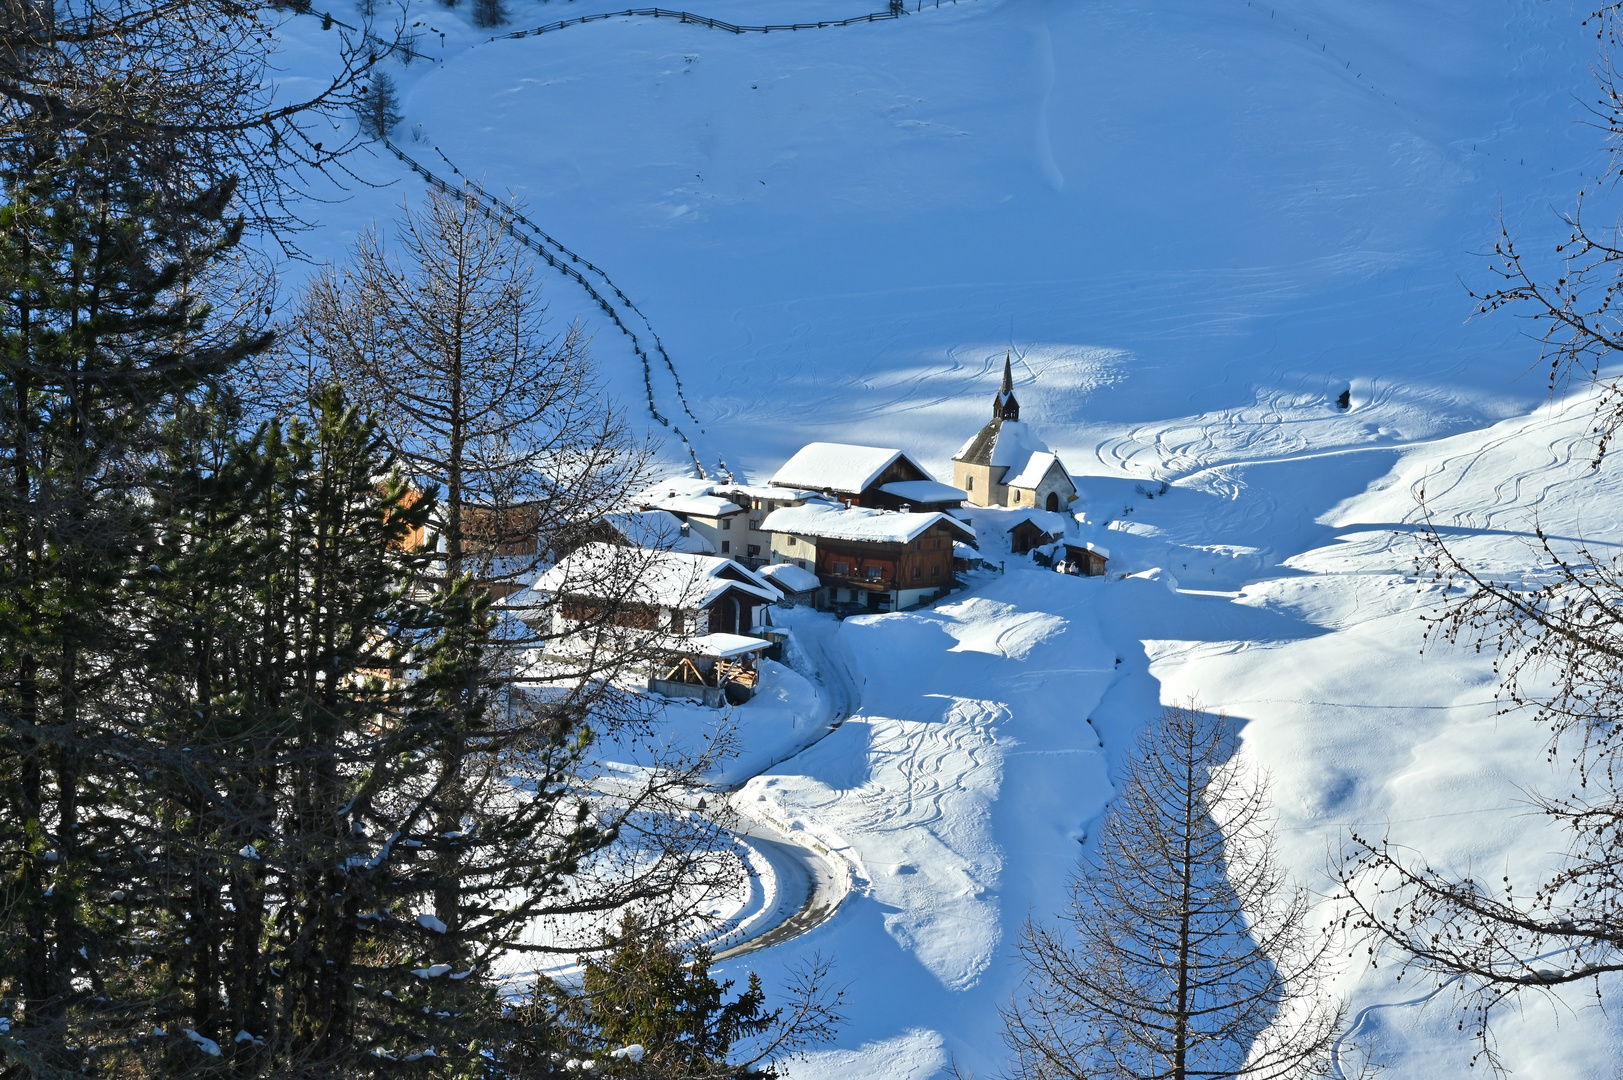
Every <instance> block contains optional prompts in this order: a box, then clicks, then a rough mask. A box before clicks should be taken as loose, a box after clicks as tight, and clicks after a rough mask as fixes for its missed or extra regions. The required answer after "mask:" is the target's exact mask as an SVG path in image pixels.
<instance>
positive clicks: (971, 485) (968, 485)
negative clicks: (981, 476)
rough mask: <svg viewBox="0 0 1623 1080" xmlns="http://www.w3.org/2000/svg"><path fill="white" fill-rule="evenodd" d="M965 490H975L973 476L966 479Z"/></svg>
mask: <svg viewBox="0 0 1623 1080" xmlns="http://www.w3.org/2000/svg"><path fill="white" fill-rule="evenodd" d="M964 490H965V491H974V490H975V478H974V477H973V476H966V477H964Z"/></svg>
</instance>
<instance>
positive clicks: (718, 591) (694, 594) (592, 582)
mask: <svg viewBox="0 0 1623 1080" xmlns="http://www.w3.org/2000/svg"><path fill="white" fill-rule="evenodd" d="M533 589H534V591H535V592H537V593H549V594H552V595H557V596H591V597H603V598H605V599H613V600H616V601H620V602H624V603H633V604H648V605H652V606H655V607H665V608H686V609H693V608H705V607H709V606H710V605H711V604H713V603H714V602H715V601H716V600H718V599H720V598H721V595H722V594H723V593H725V592H726V591H727V590H728V589H739V590H742V591H743V592H745V593H748V594H749V595H751V596H754V597H756V598H757V599H760V600H765V601H766V602H767V603H773V604H775V603H777V602H778V601H779V600H781V599H783V594H782V593H781V592H779V591H778V590H777V588H776V587H774V586H773V585H772V584H771V583H770V582H769V581H767V580H766V579H765V578H763V577H761V576H760V575H759V574H756V573H755V572H754V571H752V570H749V569H747V568H746V567H744V566H743V565H741V564H739V563H736V562H734V561H733V560H732V559H723V558H719V557H717V556H714V555H689V554H687V553H685V552H680V551H645V550H643V549H640V548H626V547H620V546H619V545H618V544H587V545H585V546H584V547H582V548H580V549H578V550H576V551H574V552H572V553H571V554H569V555H568V556H566V557H565V558H564V559H563V560H562V561H560V562H559V563H558V565H556V566H554V567H553V568H552V569H550V570H548V571H547V572H546V573H544V574H542V575H541V577H540V578H538V579H537V580H536V583H535V585H534V586H533ZM525 599H531V598H525ZM532 602H533V600H532ZM509 606H512V607H521V606H524V605H523V603H521V602H519V601H518V600H517V599H515V600H514V601H513V602H511V603H510V605H509Z"/></svg>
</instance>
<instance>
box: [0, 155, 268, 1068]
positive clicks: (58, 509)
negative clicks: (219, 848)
mask: <svg viewBox="0 0 1623 1080" xmlns="http://www.w3.org/2000/svg"><path fill="white" fill-rule="evenodd" d="M0 187H3V189H4V191H5V193H6V196H7V197H6V201H5V203H4V204H3V205H0V468H3V470H4V475H5V478H6V483H5V485H4V486H3V487H0V552H3V553H4V554H3V556H0V802H3V806H0V866H4V867H5V870H6V873H5V877H4V881H5V885H4V886H3V888H4V890H5V895H4V897H3V901H4V907H3V910H4V912H5V918H4V920H3V921H0V986H3V987H4V988H5V990H4V992H5V993H6V994H7V996H8V997H12V998H13V1000H15V1001H17V1002H18V1004H19V1006H20V1015H19V1017H18V1020H20V1021H21V1023H20V1025H19V1026H17V1027H14V1031H17V1032H18V1033H19V1038H21V1039H22V1040H23V1041H24V1042H26V1043H28V1044H29V1046H30V1047H31V1049H29V1050H27V1051H26V1052H29V1053H36V1054H37V1055H38V1056H39V1060H40V1062H41V1067H44V1065H45V1064H47V1063H55V1064H57V1065H59V1066H60V1067H63V1068H77V1067H79V1066H80V1064H82V1062H83V1060H84V1054H86V1053H89V1052H90V1050H89V1048H88V1047H86V1046H84V1045H83V1044H76V1043H75V1042H74V1041H73V1040H67V1039H65V1038H63V1034H62V1029H63V1025H65V1024H67V1023H68V1022H69V1017H70V1016H71V1015H72V1014H73V1011H74V1009H75V1007H76V1003H83V1002H85V1001H87V1000H89V999H91V998H92V997H94V996H95V995H96V994H97V993H99V991H96V990H95V987H96V984H97V982H98V976H97V974H96V973H95V971H94V967H95V961H94V960H93V959H92V958H93V957H95V956H97V955H99V954H102V955H104V954H105V953H104V946H105V945H106V943H105V942H103V941H102V940H101V939H100V937H99V933H98V930H97V926H98V923H99V920H100V918H101V913H102V912H103V911H105V905H106V904H107V902H108V896H109V890H111V889H114V888H115V887H116V882H117V875H116V874H113V873H111V872H110V870H109V869H108V868H109V867H110V866H111V865H112V864H114V863H116V862H118V861H119V860H125V859H128V858H131V857H132V851H131V848H130V844H131V836H130V834H129V819H128V816H127V814H126V813H124V812H123V811H124V810H125V809H127V807H128V805H129V803H130V802H131V801H132V800H133V795H132V792H131V790H130V784H131V782H132V780H134V779H136V778H135V777H133V776H132V774H131V773H130V771H129V764H128V757H127V755H126V753H125V750H126V749H127V747H128V746H129V744H130V742H131V741H132V740H136V741H139V739H140V738H141V737H142V733H141V732H140V731H139V727H138V725H137V724H134V723H133V722H132V717H131V714H130V709H129V702H128V701H127V699H126V698H125V697H124V692H125V690H126V689H127V687H126V685H124V683H123V680H124V679H125V678H126V677H127V675H128V673H129V672H130V671H131V670H132V669H133V667H134V666H135V665H134V661H133V653H134V650H136V649H137V648H138V643H137V641H136V640H135V638H134V636H133V635H132V633H131V630H130V626H129V622H128V619H129V615H130V612H129V603H130V599H131V590H132V587H135V586H136V584H137V583H139V582H140V581H141V580H142V579H143V578H144V577H145V576H146V575H147V574H148V573H149V572H150V570H149V567H148V565H147V564H146V563H145V562H144V561H143V560H142V558H141V548H142V546H143V544H144V542H145V541H146V539H147V537H148V535H149V532H148V524H149V519H148V515H147V512H146V506H145V504H144V499H143V486H144V485H143V481H144V476H143V465H142V462H143V455H145V454H146V453H147V452H149V451H150V449H151V447H152V446H153V445H154V441H155V438H154V436H155V432H156V429H157V425H158V422H159V419H160V418H161V417H162V416H163V415H164V413H165V412H166V411H168V410H170V409H173V408H175V407H176V405H177V403H178V402H179V401H181V400H183V399H185V398H186V397H187V396H188V395H190V394H192V393H193V392H194V391H195V390H196V389H197V388H198V387H199V386H201V385H203V384H204V383H206V382H207V381H209V380H211V379H214V378H217V377H219V376H220V375H221V374H222V373H223V372H225V371H226V370H228V369H229V368H230V367H231V366H232V365H233V364H234V363H236V362H237V361H239V360H240V359H241V358H243V357H244V356H246V355H249V354H251V353H253V352H254V351H256V350H259V349H262V348H263V347H264V346H265V345H266V339H265V338H264V337H263V336H249V335H247V334H244V333H240V332H234V331H231V330H227V331H225V332H224V333H220V334H212V335H211V334H210V333H209V331H208V328H207V326H206V325H205V318H206V314H207V308H206V306H205V305H204V304H203V303H202V301H201V299H200V297H199V296H198V295H197V292H196V291H195V290H194V289H193V288H192V285H193V283H194V282H196V281H197V279H198V278H200V277H201V276H203V275H204V274H205V273H206V272H207V270H208V268H209V267H210V265H211V264H213V263H215V262H217V261H218V260H220V259H222V258H223V257H225V255H226V253H227V252H229V250H230V249H231V248H232V247H233V246H234V245H235V244H236V243H237V242H238V240H239V238H240V236H241V231H242V223H241V221H240V220H238V221H235V222H229V221H227V220H226V219H225V213H226V207H227V206H228V205H229V202H230V199H231V194H232V191H231V188H230V186H229V185H223V186H221V187H217V188H213V189H208V190H205V191H203V192H202V193H200V194H198V195H195V196H193V197H188V198H178V199H177V198H173V197H170V196H166V195H165V194H164V193H163V192H162V191H161V190H160V189H157V188H155V187H154V186H153V185H151V184H149V183H147V182H146V181H145V180H144V178H143V177H141V176H139V175H137V174H136V173H135V172H134V171H133V169H132V168H131V167H130V165H129V163H128V162H127V161H126V160H125V159H123V158H122V156H121V155H119V154H117V153H116V152H113V151H112V150H110V149H109V148H107V147H105V146H98V145H96V144H89V145H81V146H79V147H77V148H67V147H64V146H63V145H62V144H59V143H44V144H38V145H36V146H35V147H34V150H33V153H32V154H31V155H30V158H29V160H27V161H25V162H22V163H20V164H19V163H17V162H15V161H14V162H10V163H8V164H7V165H6V166H5V167H4V168H0ZM70 1047H71V1049H70Z"/></svg>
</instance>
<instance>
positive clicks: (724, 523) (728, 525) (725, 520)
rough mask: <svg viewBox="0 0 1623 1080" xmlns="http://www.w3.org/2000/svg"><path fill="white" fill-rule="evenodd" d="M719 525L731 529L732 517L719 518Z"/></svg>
mask: <svg viewBox="0 0 1623 1080" xmlns="http://www.w3.org/2000/svg"><path fill="white" fill-rule="evenodd" d="M721 527H722V528H723V529H731V528H732V527H733V519H732V518H722V519H721Z"/></svg>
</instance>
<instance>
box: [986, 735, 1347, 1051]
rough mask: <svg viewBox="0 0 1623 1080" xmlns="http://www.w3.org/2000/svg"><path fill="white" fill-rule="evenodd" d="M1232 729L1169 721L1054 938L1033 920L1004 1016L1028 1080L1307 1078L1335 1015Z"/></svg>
mask: <svg viewBox="0 0 1623 1080" xmlns="http://www.w3.org/2000/svg"><path fill="white" fill-rule="evenodd" d="M1234 751H1235V738H1234V733H1233V729H1232V726H1231V725H1230V724H1229V723H1228V722H1227V721H1226V720H1225V718H1223V717H1221V716H1212V715H1210V714H1207V713H1204V712H1202V711H1200V710H1199V709H1198V708H1196V707H1194V706H1193V705H1190V706H1188V707H1174V708H1169V709H1167V710H1166V711H1165V712H1164V713H1163V714H1162V715H1161V717H1160V719H1159V721H1158V722H1157V723H1155V724H1153V725H1151V726H1150V728H1149V729H1148V730H1147V731H1146V732H1145V734H1144V735H1143V737H1142V739H1141V740H1140V742H1139V745H1138V748H1137V752H1136V753H1135V755H1134V756H1133V758H1132V759H1131V760H1130V761H1129V762H1128V764H1127V765H1126V769H1125V775H1124V777H1123V782H1122V784H1121V789H1120V793H1119V794H1118V795H1117V796H1116V798H1115V800H1114V801H1113V802H1112V804H1111V808H1110V811H1109V813H1108V814H1107V815H1106V817H1105V821H1104V825H1103V831H1102V832H1101V834H1100V836H1099V841H1098V847H1097V849H1096V850H1095V851H1094V853H1093V854H1092V855H1091V856H1090V857H1088V858H1087V860H1086V861H1085V864H1084V866H1083V867H1082V869H1081V871H1080V872H1079V873H1078V874H1077V875H1076V876H1075V877H1074V878H1073V879H1072V882H1071V896H1070V902H1069V904H1068V905H1067V906H1066V909H1065V911H1064V913H1063V914H1062V915H1061V924H1060V925H1059V926H1046V925H1043V924H1041V923H1036V922H1028V923H1027V925H1026V928H1025V931H1024V933H1023V935H1022V939H1021V942H1020V946H1019V947H1020V955H1021V958H1022V959H1023V961H1024V963H1025V967H1026V975H1027V979H1026V985H1025V987H1024V988H1023V989H1022V990H1021V991H1020V992H1019V993H1018V994H1017V995H1016V999H1015V1001H1014V1003H1013V1004H1012V1005H1011V1006H1010V1007H1009V1008H1008V1009H1007V1010H1006V1011H1005V1022H1006V1035H1005V1037H1006V1041H1007V1042H1008V1044H1009V1047H1010V1049H1011V1050H1012V1051H1013V1053H1014V1074H1015V1075H1016V1076H1018V1077H1021V1078H1022V1080H1082V1078H1084V1077H1089V1078H1091V1077H1100V1076H1110V1077H1131V1078H1135V1080H1151V1078H1156V1080H1160V1078H1174V1080H1186V1078H1193V1077H1252V1078H1258V1080H1261V1078H1284V1077H1306V1076H1314V1075H1318V1074H1319V1073H1320V1072H1321V1071H1322V1069H1323V1068H1324V1066H1325V1065H1326V1064H1327V1061H1328V1057H1329V1051H1330V1046H1331V1042H1332V1040H1333V1039H1334V1037H1335V1034H1336V1032H1337V1030H1338V1029H1339V1026H1340V1021H1341V1016H1342V1010H1341V1008H1340V1006H1339V1005H1338V1004H1337V1003H1336V1002H1335V1001H1334V1000H1333V999H1332V998H1331V997H1330V996H1329V995H1328V994H1327V992H1326V987H1325V981H1326V975H1327V972H1326V969H1325V962H1326V960H1327V958H1328V955H1329V948H1330V943H1329V939H1328V938H1326V937H1324V936H1323V935H1321V934H1319V933H1318V932H1317V931H1315V930H1314V929H1313V928H1312V927H1311V926H1310V923H1309V907H1310V905H1309V901H1308V897H1307V895H1306V894H1305V893H1304V892H1303V891H1302V890H1300V889H1297V888H1292V887H1290V886H1289V885H1288V883H1287V881H1286V879H1285V875H1284V874H1283V872H1282V871H1281V870H1280V869H1279V867H1278V864H1277V862H1276V859H1275V856H1274V850H1273V845H1272V842H1271V840H1270V836H1269V828H1270V825H1271V820H1270V817H1269V814H1268V802H1267V797H1266V792H1265V788H1264V786H1263V785H1262V783H1260V782H1251V781H1248V780H1247V779H1246V778H1245V777H1244V776H1243V775H1242V772H1241V767H1240V765H1239V763H1238V762H1237V761H1236V760H1235V758H1234Z"/></svg>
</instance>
